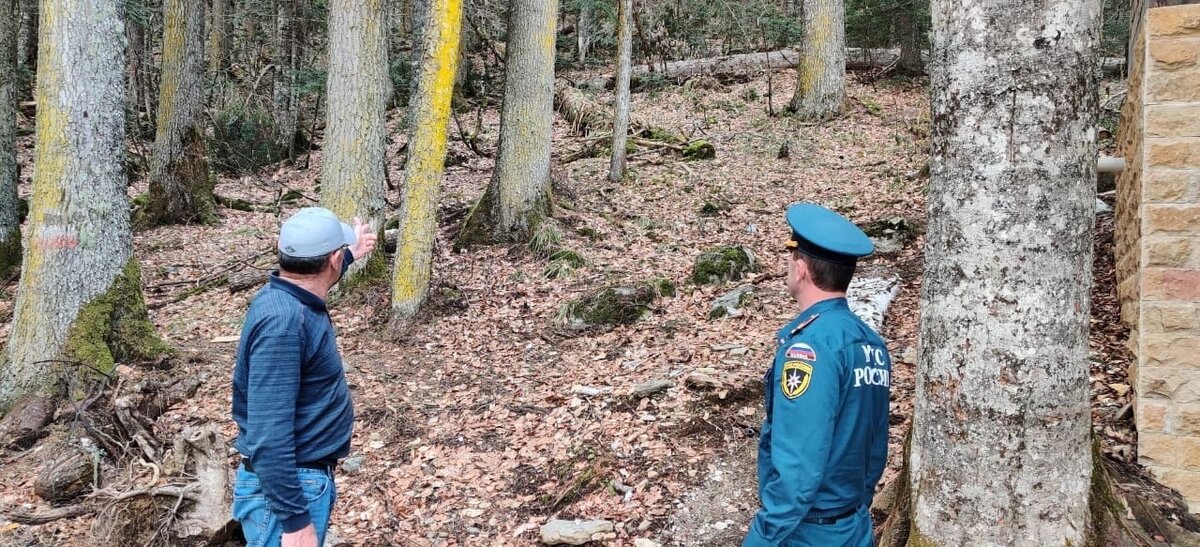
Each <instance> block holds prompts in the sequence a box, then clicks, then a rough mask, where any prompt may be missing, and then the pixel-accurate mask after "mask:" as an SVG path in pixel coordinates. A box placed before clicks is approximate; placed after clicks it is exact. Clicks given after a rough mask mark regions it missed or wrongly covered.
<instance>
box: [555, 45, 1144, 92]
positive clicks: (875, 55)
mask: <svg viewBox="0 0 1200 547" xmlns="http://www.w3.org/2000/svg"><path fill="white" fill-rule="evenodd" d="M899 59H900V50H899V49H868V48H856V47H852V48H846V69H847V70H870V69H877V68H883V67H888V66H891V65H892V64H893V63H895V62H897V61H898V60H899ZM799 61H800V51H799V50H798V49H794V48H786V49H781V50H777V51H764V52H758V53H736V54H733V55H722V56H719V57H709V58H706V59H687V60H682V61H671V62H668V63H667V64H666V67H665V69H664V68H663V67H662V66H658V65H656V66H654V67H653V68H652V67H651V66H650V65H638V66H635V67H633V68H632V70H631V72H630V85H631V86H632V87H633V88H634V89H635V90H636V89H639V88H641V87H643V86H645V85H646V83H648V82H649V81H650V80H651V78H666V79H667V80H669V81H671V82H673V83H681V82H683V81H685V80H687V79H689V78H693V77H696V76H702V75H703V76H710V77H713V78H716V79H718V80H721V79H730V78H734V77H741V76H746V75H750V74H753V73H755V72H758V71H765V70H768V69H770V70H779V69H784V68H796V64H797V63H798V62H799ZM1101 69H1102V71H1103V73H1104V75H1105V76H1108V77H1116V76H1120V75H1121V74H1122V72H1123V71H1124V69H1125V60H1124V59H1121V58H1118V57H1107V58H1104V59H1101ZM615 81H616V75H614V74H606V75H604V76H600V77H597V78H593V79H590V80H587V81H584V82H578V83H577V84H576V87H581V88H587V89H612V88H613V86H614V84H615Z"/></svg>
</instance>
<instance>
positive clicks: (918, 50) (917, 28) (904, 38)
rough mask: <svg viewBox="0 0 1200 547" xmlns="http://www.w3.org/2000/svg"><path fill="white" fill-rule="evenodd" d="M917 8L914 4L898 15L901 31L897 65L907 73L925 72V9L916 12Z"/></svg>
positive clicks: (897, 23) (901, 70)
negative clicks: (923, 51)
mask: <svg viewBox="0 0 1200 547" xmlns="http://www.w3.org/2000/svg"><path fill="white" fill-rule="evenodd" d="M915 9H916V8H915V6H914V7H913V8H909V9H907V10H902V11H901V12H900V13H899V14H897V15H896V27H897V29H896V30H898V31H899V32H900V59H899V60H898V61H897V63H896V66H897V67H898V68H899V69H900V72H903V73H905V74H912V75H921V74H924V73H925V61H924V59H923V57H922V50H924V49H925V46H926V40H924V39H923V35H924V33H923V32H922V31H923V30H924V29H923V28H922V27H923V26H924V25H923V24H922V21H923V19H924V18H923V16H924V15H925V14H924V10H920V11H919V12H917V13H915V14H914V13H913V11H914V10H915Z"/></svg>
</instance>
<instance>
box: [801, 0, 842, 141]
mask: <svg viewBox="0 0 1200 547" xmlns="http://www.w3.org/2000/svg"><path fill="white" fill-rule="evenodd" d="M800 18H801V26H802V27H803V28H804V41H803V42H802V43H801V45H800V68H799V73H798V74H797V77H796V94H795V95H793V96H792V102H791V104H790V105H789V106H788V109H789V110H791V111H792V112H795V113H796V115H797V117H799V118H800V119H802V120H826V119H830V118H832V117H834V116H837V115H838V113H839V112H841V110H842V101H844V100H845V98H846V8H845V5H844V3H843V1H842V0H804V11H803V14H802V15H801V16H800Z"/></svg>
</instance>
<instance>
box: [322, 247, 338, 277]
mask: <svg viewBox="0 0 1200 547" xmlns="http://www.w3.org/2000/svg"><path fill="white" fill-rule="evenodd" d="M325 262H327V263H328V264H329V267H330V268H333V271H335V272H338V273H341V271H342V250H341V249H338V250H336V251H334V252H332V253H329V256H328V257H326V259H325Z"/></svg>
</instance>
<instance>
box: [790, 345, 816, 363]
mask: <svg viewBox="0 0 1200 547" xmlns="http://www.w3.org/2000/svg"><path fill="white" fill-rule="evenodd" d="M783 356H784V357H785V358H787V359H804V360H805V361H812V362H814V363H815V362H816V361H817V352H816V350H814V349H813V348H812V346H810V345H808V344H805V343H804V342H797V343H795V344H792V345H791V347H789V348H788V349H787V352H786V353H784V354H783Z"/></svg>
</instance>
